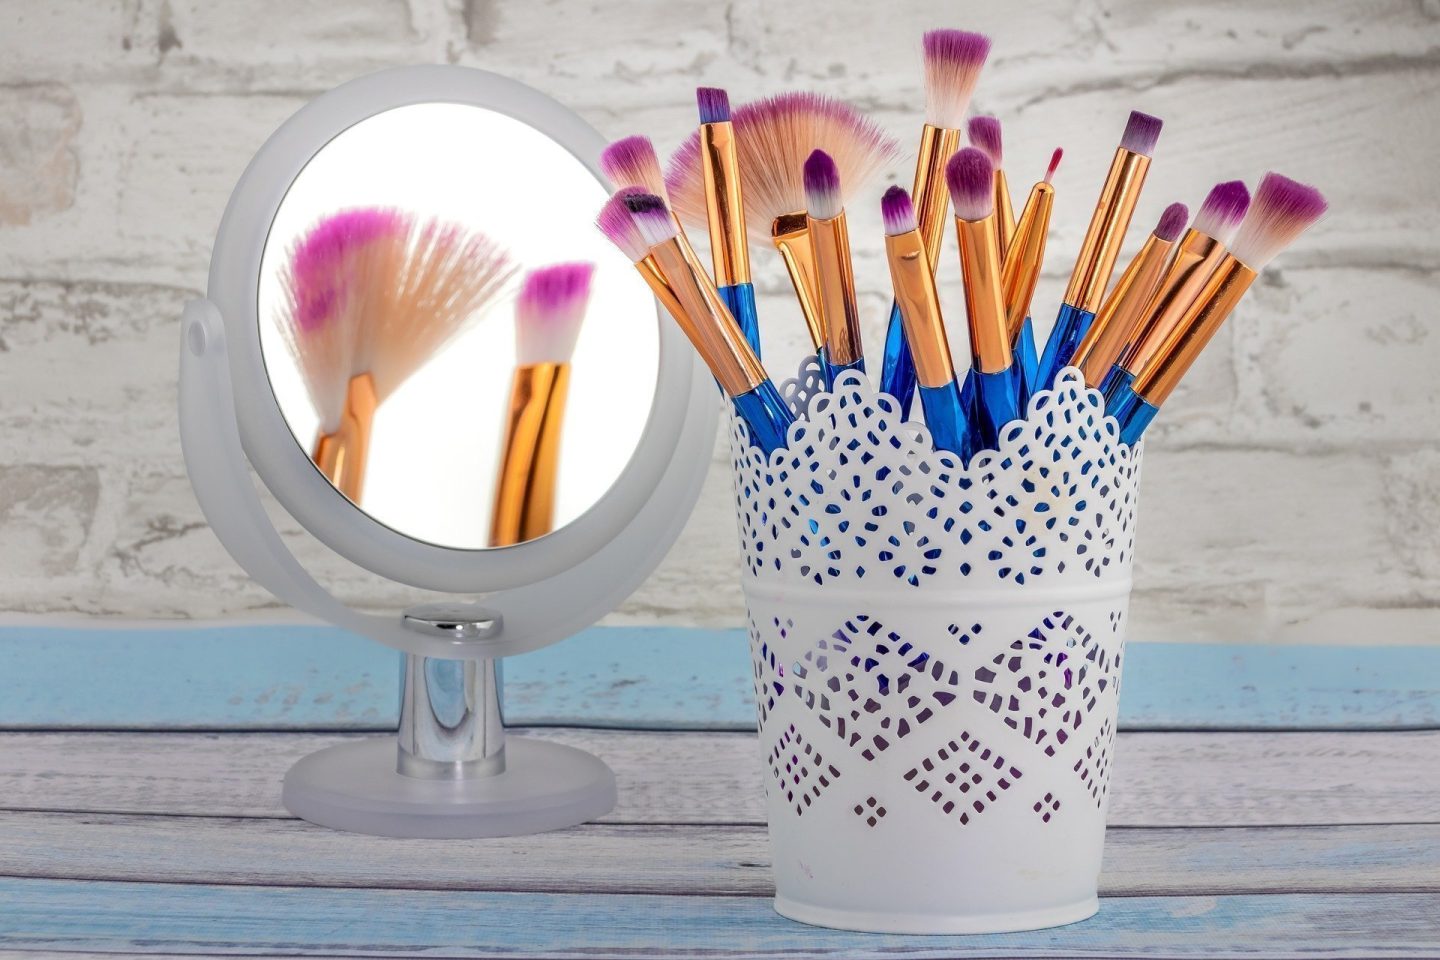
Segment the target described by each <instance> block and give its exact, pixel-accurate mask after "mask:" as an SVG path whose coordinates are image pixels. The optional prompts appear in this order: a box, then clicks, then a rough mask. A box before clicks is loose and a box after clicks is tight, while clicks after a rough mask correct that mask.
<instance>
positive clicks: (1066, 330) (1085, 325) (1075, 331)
mask: <svg viewBox="0 0 1440 960" xmlns="http://www.w3.org/2000/svg"><path fill="white" fill-rule="evenodd" d="M1094 322H1095V314H1093V313H1091V312H1090V311H1089V310H1081V309H1080V308H1079V307H1072V306H1071V305H1070V304H1068V303H1062V304H1060V314H1059V315H1058V316H1057V317H1056V318H1055V328H1054V329H1053V330H1051V331H1050V339H1049V340H1047V341H1045V352H1044V354H1042V355H1041V357H1040V372H1039V374H1038V375H1037V376H1036V378H1035V382H1034V383H1033V384H1032V385H1031V387H1030V389H1031V390H1032V391H1035V390H1047V389H1049V388H1050V386H1051V385H1052V384H1053V383H1054V382H1055V375H1056V374H1057V373H1059V372H1060V371H1061V370H1062V369H1063V368H1064V367H1065V365H1066V364H1067V363H1069V362H1070V358H1071V357H1073V356H1075V350H1076V348H1077V347H1079V346H1080V341H1081V340H1083V339H1085V334H1086V333H1087V332H1089V330H1090V324H1092V323H1094Z"/></svg>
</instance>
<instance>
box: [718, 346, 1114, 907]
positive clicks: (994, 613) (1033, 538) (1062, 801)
mask: <svg viewBox="0 0 1440 960" xmlns="http://www.w3.org/2000/svg"><path fill="white" fill-rule="evenodd" d="M781 392H782V394H783V395H784V396H785V398H786V400H787V402H788V403H790V405H791V408H792V410H793V411H794V412H795V413H796V414H797V416H798V417H800V419H799V420H797V422H796V424H795V425H794V426H793V427H792V428H791V433H790V440H789V445H788V448H787V449H785V450H779V451H776V452H775V454H773V455H772V456H771V457H770V458H769V461H768V462H767V461H766V458H765V457H764V455H763V454H761V453H760V451H759V450H758V449H756V448H754V447H751V446H750V445H749V443H748V437H747V434H746V430H745V427H744V425H743V424H742V423H741V422H739V421H738V420H732V429H731V450H732V463H733V467H734V471H735V488H736V507H737V511H738V514H739V525H740V537H741V542H742V546H743V550H744V555H745V566H746V569H745V572H744V575H743V581H744V591H745V601H746V605H747V606H748V608H749V614H750V645H751V656H752V660H753V663H754V672H755V694H756V706H757V715H758V721H759V730H760V749H761V752H762V754H763V762H764V766H765V773H764V777H765V786H766V803H767V812H768V819H769V825H770V839H771V847H772V851H773V854H774V864H775V886H776V897H775V908H776V909H777V910H778V911H779V912H780V913H781V914H783V915H785V916H787V917H791V918H793V919H795V920H800V921H803V922H806V923H812V924H818V925H821V926H827V927H839V928H844V929H851V930H866V931H880V932H893V933H995V932H1003V931H1011V930H1024V929H1036V928H1040V927H1048V926H1055V925H1058V924H1063V923H1070V922H1073V921H1076V920H1082V919H1084V918H1085V917H1088V916H1090V915H1091V914H1093V913H1094V912H1095V911H1096V909H1097V906H1098V900H1097V898H1096V888H1097V882H1098V877H1099V873H1100V859H1101V849H1102V846H1103V843H1104V835H1105V811H1106V799H1107V788H1108V784H1109V779H1110V766H1111V760H1112V753H1113V747H1114V742H1115V726H1116V709H1117V705H1118V701H1119V692H1120V666H1121V655H1122V650H1123V645H1124V626H1125V617H1126V610H1127V606H1128V603H1129V595H1130V571H1131V558H1132V555H1133V544H1134V530H1135V506H1136V487H1137V484H1138V482H1139V460H1140V457H1139V451H1138V448H1137V449H1136V450H1134V451H1132V450H1131V448H1130V447H1128V446H1124V445H1122V444H1121V443H1120V440H1119V434H1118V430H1117V428H1116V425H1115V422H1114V420H1108V421H1107V420H1106V419H1105V417H1104V402H1103V398H1102V397H1101V395H1100V394H1099V393H1098V392H1096V391H1094V390H1089V389H1087V388H1086V387H1085V385H1084V383H1083V381H1082V380H1081V378H1080V376H1079V374H1078V372H1077V371H1075V370H1073V369H1066V370H1065V371H1064V372H1062V374H1061V375H1060V377H1059V378H1058V379H1057V381H1056V385H1055V388H1054V389H1053V390H1047V391H1041V392H1039V393H1038V394H1036V396H1035V397H1034V398H1032V400H1031V402H1030V406H1029V410H1028V412H1027V417H1026V419H1025V420H1023V421H1016V422H1015V423H1012V424H1010V425H1009V426H1008V427H1007V428H1006V429H1005V430H1004V431H1003V437H1002V441H1001V444H1000V449H999V450H998V451H985V452H982V453H980V454H978V455H977V456H976V457H975V458H974V460H973V461H972V462H971V464H970V465H969V466H968V467H962V466H961V465H960V464H959V463H958V462H957V458H956V457H955V456H954V455H952V454H950V453H947V452H943V451H940V452H937V451H936V450H935V449H934V447H933V446H932V444H931V442H930V437H929V433H928V432H927V431H926V430H925V428H924V426H923V425H920V424H915V423H906V422H904V420H903V417H902V416H901V415H900V414H899V412H898V411H899V406H898V404H896V402H895V400H894V399H893V398H891V397H890V396H888V395H885V394H880V393H877V392H876V391H875V390H874V389H873V388H872V387H871V386H870V384H869V382H868V381H867V380H866V379H865V378H864V377H862V376H859V375H857V374H854V373H846V374H844V375H843V376H842V378H841V380H840V382H839V383H838V384H837V387H836V389H835V391H834V392H832V393H826V392H824V387H823V385H822V383H821V380H820V372H819V368H818V366H816V365H815V362H814V361H813V360H811V361H809V362H808V363H807V364H806V365H805V366H803V367H802V368H801V372H800V376H799V377H798V378H797V379H796V380H792V381H788V382H787V383H786V384H785V385H784V386H783V387H782V391H781Z"/></svg>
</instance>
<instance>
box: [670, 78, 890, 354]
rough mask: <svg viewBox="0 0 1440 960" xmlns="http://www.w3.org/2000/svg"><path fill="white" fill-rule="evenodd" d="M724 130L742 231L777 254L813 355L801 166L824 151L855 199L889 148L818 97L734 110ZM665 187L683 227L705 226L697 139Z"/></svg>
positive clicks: (856, 118) (818, 335)
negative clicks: (732, 157)
mask: <svg viewBox="0 0 1440 960" xmlns="http://www.w3.org/2000/svg"><path fill="white" fill-rule="evenodd" d="M731 122H732V123H733V124H734V125H735V146H736V149H737V152H738V153H739V156H740V186H741V188H742V191H743V197H742V199H743V201H744V204H745V225H746V227H747V229H749V230H750V231H751V235H752V237H755V238H761V239H766V240H769V241H770V242H772V243H774V244H775V248H776V249H777V250H778V251H779V252H780V257H781V259H782V260H784V261H785V268H786V270H788V271H789V273H790V282H791V283H792V284H793V285H794V287H795V296H796V298H797V299H798V300H799V302H800V311H801V313H803V314H804V316H805V324H806V326H807V327H808V328H809V330H810V339H811V341H812V342H813V343H814V345H815V349H816V350H817V351H818V350H819V349H820V348H821V347H822V346H824V344H825V328H824V327H823V326H822V325H821V322H820V312H819V309H820V308H819V304H818V303H817V300H816V298H817V297H818V296H819V294H818V291H817V288H816V286H815V272H814V270H815V255H814V251H813V250H812V249H811V246H810V234H809V231H808V230H807V229H806V224H805V185H804V182H803V179H802V173H801V170H802V168H803V167H804V164H805V158H806V157H808V156H809V155H810V151H812V150H824V151H825V152H826V153H828V154H829V155H830V157H831V158H832V159H833V160H834V161H835V165H836V166H837V167H838V168H839V170H840V182H841V184H842V186H843V189H845V190H846V191H855V190H858V189H860V187H861V186H863V185H864V184H865V182H866V181H868V180H869V179H870V178H871V177H873V176H875V174H876V173H878V172H879V171H880V170H881V169H882V168H883V167H884V166H885V165H886V164H888V163H889V162H890V161H891V160H893V159H894V157H895V153H896V148H895V142H894V141H893V140H891V139H890V138H889V137H887V136H886V135H885V134H884V132H883V131H882V130H881V129H880V128H879V127H878V126H877V125H876V124H874V123H872V122H871V121H870V120H868V119H866V118H865V116H864V115H862V114H861V113H860V112H859V111H858V110H856V109H855V108H854V107H852V106H850V105H849V104H847V103H844V102H842V101H840V100H835V99H833V98H831V97H826V96H822V95H820V94H818V93H782V94H779V95H778V96H774V97H767V98H765V99H763V100H756V101H753V102H751V103H747V104H745V105H743V106H740V107H737V108H736V109H735V112H734V114H733V115H732V116H731ZM665 180H666V183H667V185H668V186H669V189H670V195H671V197H673V198H674V203H675V210H676V212H677V213H678V214H679V215H680V217H681V218H682V219H683V220H684V221H685V222H686V223H690V224H704V223H707V222H708V219H709V212H708V207H707V206H706V203H705V186H704V177H703V171H702V169H701V163H700V135H699V133H698V132H697V133H695V134H692V135H691V137H690V138H689V139H688V140H686V141H685V143H683V144H681V146H680V149H678V150H676V151H675V155H674V156H672V157H671V158H670V165H669V167H668V169H667V170H666V173H665ZM843 199H844V198H843V197H842V201H843Z"/></svg>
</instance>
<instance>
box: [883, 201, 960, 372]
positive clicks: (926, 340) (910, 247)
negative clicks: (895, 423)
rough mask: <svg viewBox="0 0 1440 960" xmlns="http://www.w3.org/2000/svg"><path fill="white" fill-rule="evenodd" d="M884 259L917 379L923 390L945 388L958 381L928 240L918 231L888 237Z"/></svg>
mask: <svg viewBox="0 0 1440 960" xmlns="http://www.w3.org/2000/svg"><path fill="white" fill-rule="evenodd" d="M885 257H886V259H887V260H889V261H890V281H891V283H892V285H893V286H894V287H895V302H896V303H898V304H899V305H900V320H901V322H902V323H903V324H904V325H905V340H906V342H907V343H909V345H910V355H911V356H913V357H914V358H915V376H916V379H917V380H919V381H920V385H921V386H922V387H943V386H945V385H946V384H947V383H951V382H952V381H954V379H955V365H954V363H953V362H952V361H951V360H950V341H949V340H948V339H947V338H946V336H945V320H944V318H943V317H942V315H941V313H940V297H939V295H938V294H937V293H936V291H935V274H934V272H933V271H932V270H931V269H930V260H929V255H928V251H927V250H926V249H925V238H924V237H922V236H921V235H920V231H919V230H911V231H910V232H909V233H902V234H899V235H898V236H893V237H891V236H887V237H886V238H885Z"/></svg>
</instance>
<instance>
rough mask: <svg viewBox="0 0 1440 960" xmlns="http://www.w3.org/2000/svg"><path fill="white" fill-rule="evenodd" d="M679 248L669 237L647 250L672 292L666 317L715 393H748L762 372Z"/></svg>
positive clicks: (706, 281) (691, 261)
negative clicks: (714, 384) (706, 371)
mask: <svg viewBox="0 0 1440 960" xmlns="http://www.w3.org/2000/svg"><path fill="white" fill-rule="evenodd" d="M685 246H686V245H683V244H682V243H681V240H680V238H679V237H675V238H673V239H670V240H667V241H665V242H664V243H662V244H659V245H658V246H654V247H651V248H650V255H651V256H652V257H653V258H654V260H655V265H656V267H657V268H658V269H659V272H660V275H661V276H662V277H664V278H665V281H666V283H667V284H669V286H670V289H671V290H672V291H674V294H675V300H676V304H677V306H678V311H672V314H671V315H672V316H674V318H675V322H676V323H678V324H679V325H680V329H681V330H683V331H685V335H686V336H687V337H689V338H690V342H691V343H692V344H694V345H695V349H696V351H697V352H698V353H699V354H700V358H701V359H702V360H704V361H705V363H706V365H707V366H709V367H710V372H711V373H713V374H714V375H715V379H716V380H717V381H718V382H719V383H720V389H722V390H724V391H725V393H726V395H727V396H730V397H737V396H739V395H740V394H742V393H749V392H750V391H751V390H753V389H755V388H756V387H757V386H759V385H760V383H761V382H762V381H764V379H765V370H764V368H763V367H761V366H760V361H759V360H758V359H756V357H755V351H753V350H751V349H750V345H749V344H748V343H746V342H745V336H744V334H742V333H741V332H740V328H739V326H737V325H736V323H735V321H734V319H733V318H732V317H731V316H730V311H729V310H728V309H727V308H726V306H725V302H724V301H723V300H721V299H720V294H719V293H718V292H716V290H715V284H714V282H712V281H711V279H710V277H709V275H707V274H706V273H705V271H704V269H703V268H701V267H700V266H699V265H697V264H696V263H695V257H694V255H693V253H688V252H687V251H686V249H685Z"/></svg>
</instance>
